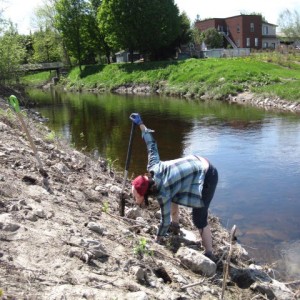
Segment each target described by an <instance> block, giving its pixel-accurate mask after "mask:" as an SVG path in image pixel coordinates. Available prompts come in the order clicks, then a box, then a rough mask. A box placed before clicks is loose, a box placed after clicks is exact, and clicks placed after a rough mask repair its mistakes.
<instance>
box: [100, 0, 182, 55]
mask: <svg viewBox="0 0 300 300" xmlns="http://www.w3.org/2000/svg"><path fill="white" fill-rule="evenodd" d="M98 23H99V27H100V30H101V31H102V32H103V33H104V35H105V40H106V42H107V43H108V45H109V46H111V47H112V48H114V49H124V50H129V51H130V52H131V54H133V51H140V53H145V54H148V53H151V54H153V55H154V56H156V58H158V57H159V51H160V49H161V48H162V47H167V46H169V45H170V44H171V43H173V42H174V41H175V40H176V38H178V36H179V27H180V18H179V10H178V7H177V6H176V5H175V4H174V1H173V0H164V1H161V0H103V2H102V5H101V7H100V10H99V13H98ZM131 57H133V55H131Z"/></svg>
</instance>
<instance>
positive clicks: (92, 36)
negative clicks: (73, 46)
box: [87, 0, 111, 63]
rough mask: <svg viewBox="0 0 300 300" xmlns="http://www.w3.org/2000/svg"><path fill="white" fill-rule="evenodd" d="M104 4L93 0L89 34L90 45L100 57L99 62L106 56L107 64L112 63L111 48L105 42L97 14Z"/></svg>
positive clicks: (99, 0)
mask: <svg viewBox="0 0 300 300" xmlns="http://www.w3.org/2000/svg"><path fill="white" fill-rule="evenodd" d="M101 4H102V0H91V1H90V4H89V8H90V14H89V19H88V28H87V34H88V37H89V45H90V47H91V50H92V51H93V52H94V55H95V56H98V60H100V57H101V56H102V54H104V55H105V57H106V61H107V63H110V52H111V48H110V47H109V45H108V44H107V42H106V41H105V36H104V34H103V32H102V31H101V30H100V28H99V26H98V21H97V13H98V10H99V8H100V6H101Z"/></svg>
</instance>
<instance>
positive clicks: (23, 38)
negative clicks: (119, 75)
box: [0, 0, 192, 81]
mask: <svg viewBox="0 0 300 300" xmlns="http://www.w3.org/2000/svg"><path fill="white" fill-rule="evenodd" d="M0 16H1V15H0ZM34 23H35V30H34V31H33V32H32V33H30V34H29V35H20V34H18V30H17V28H16V26H15V25H14V24H13V23H12V22H11V21H6V20H3V19H1V18H0V34H1V37H0V56H1V59H0V80H2V81H3V80H4V79H9V78H10V77H11V76H14V71H15V70H16V69H17V66H18V65H19V64H23V63H42V62H53V61H63V62H64V63H65V64H67V65H70V66H74V65H79V67H80V68H81V66H82V65H86V64H96V63H110V62H112V61H113V58H114V54H115V53H116V52H118V51H120V50H126V51H129V52H131V53H133V52H134V51H138V52H139V53H140V54H142V55H143V56H144V57H145V58H147V59H148V60H162V59H168V58H170V57H173V56H174V54H175V51H176V49H178V48H179V47H180V46H181V45H182V44H186V43H188V42H189V41H190V40H191V38H192V29H191V24H190V20H189V19H188V17H187V15H186V14H185V13H181V14H180V13H179V9H178V7H177V5H176V4H175V3H174V1H173V0H164V1H161V0H103V1H102V0H47V2H45V3H44V4H43V5H42V6H40V7H38V8H37V9H36V11H35V21H34ZM131 57H133V56H131Z"/></svg>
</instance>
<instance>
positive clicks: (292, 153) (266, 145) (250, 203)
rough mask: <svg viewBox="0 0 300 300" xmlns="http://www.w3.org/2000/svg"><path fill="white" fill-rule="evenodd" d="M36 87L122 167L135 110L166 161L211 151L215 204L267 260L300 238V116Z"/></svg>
mask: <svg viewBox="0 0 300 300" xmlns="http://www.w3.org/2000/svg"><path fill="white" fill-rule="evenodd" d="M29 93H30V96H31V98H32V99H33V100H35V101H36V102H37V103H38V110H39V111H40V112H41V113H42V114H43V115H44V116H46V117H48V118H49V120H50V121H49V124H48V126H49V127H51V128H52V129H53V130H55V131H56V132H58V133H61V134H62V135H63V136H64V137H67V138H68V139H69V141H70V143H72V144H73V145H74V146H75V147H76V148H78V149H82V148H84V149H86V151H88V152H89V153H94V154H96V155H98V154H99V155H101V156H104V157H107V158H110V159H111V160H112V161H115V166H116V167H118V168H119V170H123V168H124V166H125V160H126V154H127V146H128V139H129V134H130V128H131V123H130V120H129V118H128V117H129V115H130V114H131V113H132V112H140V113H141V114H142V116H143V120H144V122H145V124H146V125H147V126H148V127H150V128H152V129H154V130H155V134H154V135H155V138H156V140H157V143H158V147H159V151H160V156H161V159H162V160H168V159H174V158H177V157H180V156H183V155H188V154H191V153H193V154H199V155H203V156H205V157H207V158H208V159H209V160H211V162H212V163H213V164H214V165H215V166H216V167H217V168H218V170H219V176H220V177H219V185H218V188H217V191H216V196H215V199H214V201H213V203H212V211H213V213H215V214H216V215H218V216H219V217H220V218H221V220H222V223H223V225H224V226H226V227H228V228H231V227H232V226H233V224H236V225H237V228H238V237H239V240H240V242H241V243H242V244H243V245H244V246H245V248H246V249H247V250H248V251H249V252H250V254H251V255H253V256H254V257H256V258H257V260H258V261H259V262H272V261H274V260H277V259H281V258H282V254H281V250H280V249H279V248H278V247H277V246H278V245H283V247H284V248H285V247H286V246H285V245H288V244H290V243H294V242H295V243H296V242H297V241H298V240H300V233H299V226H300V220H299V217H298V215H297V214H298V212H299V209H300V203H299V200H298V199H299V197H298V195H299V192H300V187H299V177H300V151H299V150H300V119H299V117H298V116H295V115H293V114H274V113H270V112H264V111H263V110H258V109H255V108H251V107H239V106H236V105H229V104H226V103H222V102H200V101H190V100H178V99H167V98H158V97H152V96H149V97H134V96H117V95H112V94H108V95H93V94H70V93H64V92H55V91H52V94H51V93H47V92H41V91H38V90H32V91H29ZM133 144H134V145H133V149H132V160H131V165H130V170H129V171H130V173H131V175H136V174H140V173H144V172H145V168H146V164H147V155H146V149H145V145H144V142H143V141H142V139H141V136H140V132H139V131H138V130H137V131H136V132H135V136H134V142H133ZM275 246H276V247H275ZM281 249H282V248H281Z"/></svg>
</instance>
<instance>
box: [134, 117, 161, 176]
mask: <svg viewBox="0 0 300 300" xmlns="http://www.w3.org/2000/svg"><path fill="white" fill-rule="evenodd" d="M130 119H131V120H132V121H133V122H134V123H135V124H136V125H138V126H139V127H140V130H141V132H142V138H143V139H144V141H145V143H146V147H147V152H148V166H147V169H148V170H149V169H151V167H152V166H153V165H155V164H157V163H158V162H159V161H160V157H159V153H158V148H157V144H156V141H155V139H154V138H153V136H152V132H153V130H151V129H148V128H147V127H146V126H145V124H144V123H143V121H142V119H141V116H140V115H139V114H138V113H133V114H131V115H130Z"/></svg>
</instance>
